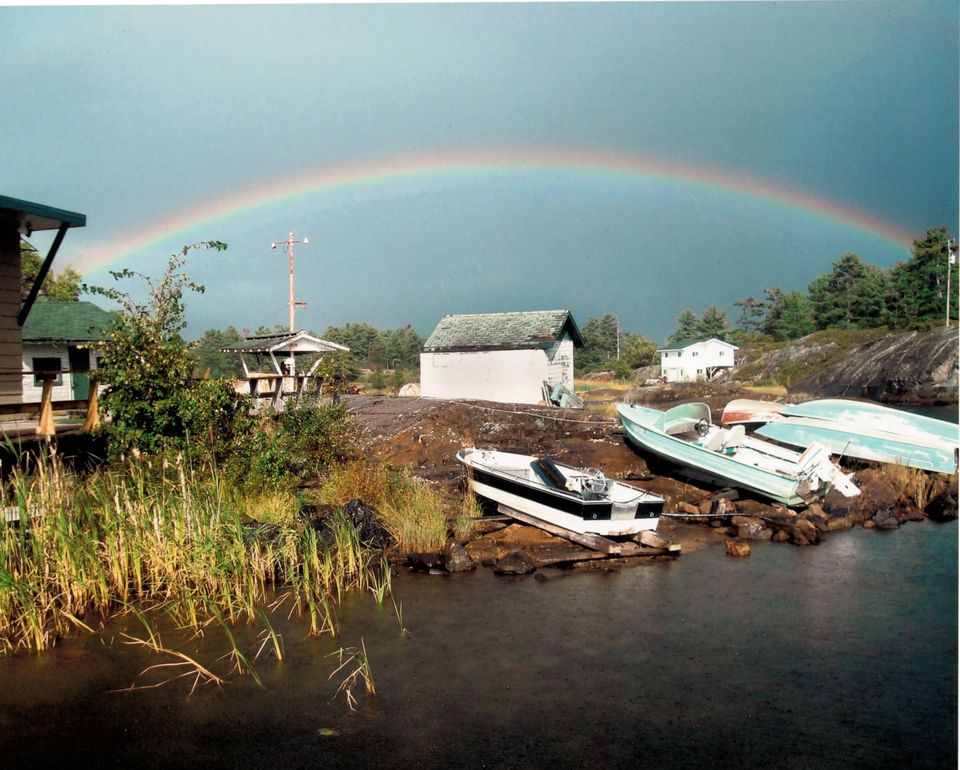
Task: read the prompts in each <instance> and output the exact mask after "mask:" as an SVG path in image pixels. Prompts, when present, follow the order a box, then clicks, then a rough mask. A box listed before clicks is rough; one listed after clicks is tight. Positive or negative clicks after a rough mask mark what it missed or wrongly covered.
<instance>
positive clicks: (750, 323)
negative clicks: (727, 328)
mask: <svg viewBox="0 0 960 770" xmlns="http://www.w3.org/2000/svg"><path fill="white" fill-rule="evenodd" d="M733 304H734V305H735V306H736V307H738V308H740V318H738V319H737V326H738V327H739V328H740V329H742V330H743V331H745V332H757V331H760V328H761V327H762V326H763V316H764V314H765V312H766V303H764V301H763V300H759V299H754V298H753V297H752V296H751V297H745V298H744V299H741V300H737V301H736V302H734V303H733Z"/></svg>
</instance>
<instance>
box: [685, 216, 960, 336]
mask: <svg viewBox="0 0 960 770" xmlns="http://www.w3.org/2000/svg"><path fill="white" fill-rule="evenodd" d="M949 238H950V236H949V234H948V231H947V228H946V227H933V228H930V229H928V230H927V232H926V233H925V234H924V236H923V237H922V238H917V239H916V240H914V242H913V247H912V249H911V256H910V258H909V259H908V260H906V261H903V262H897V264H895V265H894V266H893V267H891V268H889V269H883V268H879V267H877V266H876V265H871V264H868V263H865V262H864V261H863V260H861V258H860V257H859V256H858V255H856V254H853V253H851V252H846V253H844V254H843V255H841V256H840V258H839V259H838V260H837V261H836V262H834V263H833V265H832V269H831V270H830V271H829V272H827V273H823V274H822V275H819V276H817V277H816V278H814V279H813V280H812V281H810V283H809V284H807V291H806V292H803V291H798V290H795V289H794V290H791V291H783V290H782V289H780V288H779V287H776V286H774V287H771V288H768V289H764V294H765V297H764V298H763V299H756V298H755V297H752V296H750V297H745V298H744V299H740V300H737V301H736V302H734V303H733V304H734V305H735V306H736V307H738V308H740V316H739V318H738V319H737V322H736V326H735V327H734V326H731V324H730V323H729V321H728V319H727V316H726V313H725V312H724V311H723V310H720V309H719V308H717V307H709V308H707V309H706V310H705V311H704V312H703V314H702V315H701V316H699V317H698V316H697V315H696V314H695V313H694V312H693V311H692V310H690V309H687V310H684V311H683V312H682V313H681V314H680V315H679V316H678V318H677V328H676V329H675V330H674V332H673V333H672V334H671V335H670V336H669V337H668V338H667V344H668V345H681V344H684V343H687V342H692V341H694V340H702V339H708V338H710V337H716V338H717V339H722V340H725V341H727V342H742V341H744V340H746V339H749V338H750V336H751V335H764V336H766V337H770V338H772V339H775V340H781V341H782V340H793V339H798V338H800V337H803V336H806V335H807V334H810V333H812V332H814V331H818V330H823V329H873V328H877V327H880V326H889V327H893V328H902V327H906V326H911V325H913V324H920V323H927V322H934V321H942V320H945V319H946V305H947V263H948V251H947V248H948V247H947V244H948V240H949ZM958 284H960V280H955V279H954V280H953V282H952V285H951V286H950V295H951V299H950V317H951V319H954V320H955V319H957V317H958V310H960V308H958V305H960V285H958Z"/></svg>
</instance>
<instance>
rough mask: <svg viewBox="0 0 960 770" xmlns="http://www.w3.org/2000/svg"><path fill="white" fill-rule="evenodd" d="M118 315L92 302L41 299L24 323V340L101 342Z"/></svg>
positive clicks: (35, 341)
mask: <svg viewBox="0 0 960 770" xmlns="http://www.w3.org/2000/svg"><path fill="white" fill-rule="evenodd" d="M114 319H115V316H114V314H113V313H109V312H107V311H106V310H104V309H103V308H100V307H97V306H96V305H94V304H93V303H92V302H85V301H84V302H68V301H56V300H40V301H38V302H37V303H36V304H35V305H34V306H33V308H32V309H31V311H30V315H29V316H27V320H26V321H25V322H24V324H23V329H22V330H21V335H22V337H23V341H24V342H33V343H38V342H99V341H101V340H104V339H106V330H107V329H108V328H109V326H110V325H111V324H112V323H113V321H114Z"/></svg>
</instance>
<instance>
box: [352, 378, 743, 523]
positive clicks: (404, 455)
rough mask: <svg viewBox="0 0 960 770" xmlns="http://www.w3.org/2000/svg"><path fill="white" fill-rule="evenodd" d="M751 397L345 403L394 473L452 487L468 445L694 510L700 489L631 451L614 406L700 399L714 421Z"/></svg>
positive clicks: (710, 393)
mask: <svg viewBox="0 0 960 770" xmlns="http://www.w3.org/2000/svg"><path fill="white" fill-rule="evenodd" d="M749 396H754V397H755V394H752V393H751V392H750V391H747V390H744V389H742V388H739V387H736V386H732V385H715V384H710V385H706V384H698V383H689V384H675V385H656V386H650V387H647V388H642V389H639V390H635V391H625V390H620V389H616V388H603V389H598V390H594V391H591V392H590V393H587V394H584V397H585V400H586V407H585V408H584V409H559V408H555V407H543V406H525V405H517V404H500V403H494V402H487V401H442V400H434V399H424V398H399V397H386V396H364V395H356V396H346V397H344V398H343V401H344V403H345V405H346V407H347V409H348V410H349V411H350V412H351V413H352V414H354V415H355V417H356V419H357V421H358V423H359V424H360V426H361V429H362V432H363V440H364V444H365V446H366V447H367V449H368V450H369V451H371V452H372V453H375V454H376V455H378V456H379V457H381V458H382V459H383V460H384V461H385V462H386V463H387V464H388V465H390V466H393V467H398V468H399V467H407V468H410V469H411V470H412V471H413V472H414V473H416V474H417V475H418V476H421V477H422V478H425V479H429V480H432V481H437V482H441V483H444V484H449V485H451V486H452V485H454V484H456V483H457V482H458V481H459V480H460V478H462V475H463V474H462V469H461V466H460V465H459V463H457V461H456V454H457V452H458V451H459V450H460V449H462V448H463V447H466V446H475V447H479V448H483V449H499V450H501V451H505V452H517V453H520V454H537V455H547V456H550V457H552V458H554V459H555V460H557V461H559V462H561V463H565V464H568V465H573V466H577V467H586V468H599V469H601V470H602V471H603V472H604V474H606V475H607V476H608V477H609V478H612V479H619V480H627V481H637V482H642V486H643V487H644V488H647V489H650V490H651V491H653V492H656V493H658V494H661V495H664V496H665V497H666V498H667V501H668V505H669V504H672V503H677V502H681V501H683V502H691V503H695V502H698V501H700V500H702V499H703V497H704V496H705V495H706V494H708V491H707V490H705V488H704V487H702V486H699V485H697V484H695V483H692V482H690V481H689V480H686V479H683V478H682V477H680V476H678V475H676V474H675V473H661V472H660V471H661V469H659V468H651V467H650V465H649V464H648V462H647V460H646V459H645V458H644V457H643V456H642V455H640V454H639V453H638V452H637V451H635V450H634V449H633V448H632V447H631V446H630V445H629V444H627V442H626V439H625V437H624V434H623V430H622V428H621V426H620V422H619V420H618V419H617V416H616V411H615V408H614V403H616V402H618V401H630V402H634V403H644V404H651V405H655V406H656V407H657V408H669V407H670V406H673V405H675V404H678V403H683V402H686V401H698V400H703V401H706V402H707V403H708V404H710V407H711V409H712V410H713V411H715V412H716V413H717V414H719V412H720V410H721V409H722V408H723V406H724V405H725V404H726V403H727V401H729V400H730V399H733V398H744V397H749Z"/></svg>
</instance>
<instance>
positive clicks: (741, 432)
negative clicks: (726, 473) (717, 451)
mask: <svg viewBox="0 0 960 770" xmlns="http://www.w3.org/2000/svg"><path fill="white" fill-rule="evenodd" d="M746 435H747V429H746V428H744V427H743V426H742V425H734V426H733V427H732V428H730V430H728V431H727V443H726V444H724V445H723V451H724V453H725V454H728V455H732V454H734V453H736V451H737V450H738V449H739V448H740V444H742V443H743V439H744V438H745V437H746Z"/></svg>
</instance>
